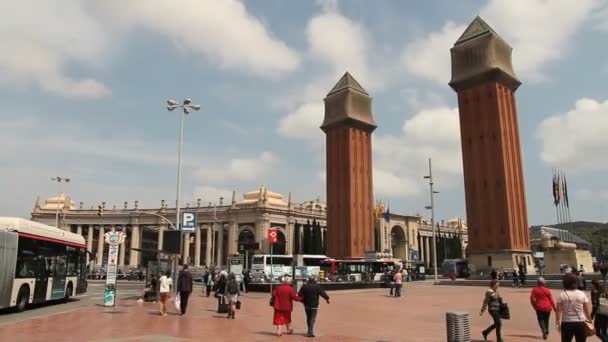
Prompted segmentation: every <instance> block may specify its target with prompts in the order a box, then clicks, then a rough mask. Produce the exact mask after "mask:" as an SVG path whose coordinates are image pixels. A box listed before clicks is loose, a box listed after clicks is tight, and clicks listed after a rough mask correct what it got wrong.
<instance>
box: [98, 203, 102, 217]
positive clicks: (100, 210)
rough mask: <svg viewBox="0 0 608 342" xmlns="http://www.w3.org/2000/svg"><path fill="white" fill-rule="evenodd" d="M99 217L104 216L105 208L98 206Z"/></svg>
mask: <svg viewBox="0 0 608 342" xmlns="http://www.w3.org/2000/svg"><path fill="white" fill-rule="evenodd" d="M97 216H103V206H101V205H98V206H97Z"/></svg>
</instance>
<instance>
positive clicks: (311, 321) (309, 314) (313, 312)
mask: <svg viewBox="0 0 608 342" xmlns="http://www.w3.org/2000/svg"><path fill="white" fill-rule="evenodd" d="M304 310H305V311H306V324H307V325H308V334H309V335H314V334H315V333H314V329H315V320H316V319H317V312H318V311H319V308H311V307H305V308H304Z"/></svg>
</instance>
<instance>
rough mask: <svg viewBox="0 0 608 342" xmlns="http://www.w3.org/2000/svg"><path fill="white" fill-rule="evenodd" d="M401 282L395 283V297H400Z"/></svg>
mask: <svg viewBox="0 0 608 342" xmlns="http://www.w3.org/2000/svg"><path fill="white" fill-rule="evenodd" d="M402 287H403V284H395V297H401V288H402Z"/></svg>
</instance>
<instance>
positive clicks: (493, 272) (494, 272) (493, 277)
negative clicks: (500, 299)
mask: <svg viewBox="0 0 608 342" xmlns="http://www.w3.org/2000/svg"><path fill="white" fill-rule="evenodd" d="M490 279H492V280H497V279H498V272H497V271H496V269H494V268H493V269H492V272H490Z"/></svg>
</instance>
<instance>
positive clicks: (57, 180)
mask: <svg viewBox="0 0 608 342" xmlns="http://www.w3.org/2000/svg"><path fill="white" fill-rule="evenodd" d="M51 180H52V181H54V182H57V188H58V190H57V208H56V209H55V227H57V228H59V198H60V197H61V183H62V182H63V183H69V182H70V179H69V178H66V177H59V176H57V177H51ZM63 205H64V206H65V196H64V203H63Z"/></svg>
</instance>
